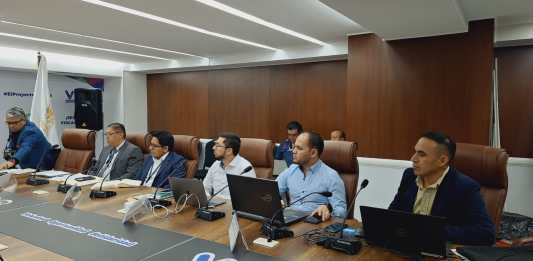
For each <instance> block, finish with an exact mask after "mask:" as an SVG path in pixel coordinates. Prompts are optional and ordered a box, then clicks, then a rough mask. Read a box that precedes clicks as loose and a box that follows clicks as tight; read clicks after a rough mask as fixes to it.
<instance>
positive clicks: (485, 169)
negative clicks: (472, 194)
mask: <svg viewBox="0 0 533 261" xmlns="http://www.w3.org/2000/svg"><path fill="white" fill-rule="evenodd" d="M508 158H509V155H508V154H507V152H505V150H503V149H496V148H492V147H488V146H483V145H476V144H468V143H457V151H456V153H455V158H454V159H453V161H452V165H453V166H454V167H455V168H457V169H458V170H459V171H461V172H462V173H464V174H465V175H467V176H469V177H471V178H472V179H474V180H475V181H477V182H478V183H479V185H480V186H481V196H482V197H483V199H484V200H485V205H486V207H487V212H488V214H489V215H490V217H491V219H492V222H494V225H495V227H496V231H499V228H500V219H501V215H502V211H503V206H504V205H505V199H506V198H507V160H508Z"/></svg>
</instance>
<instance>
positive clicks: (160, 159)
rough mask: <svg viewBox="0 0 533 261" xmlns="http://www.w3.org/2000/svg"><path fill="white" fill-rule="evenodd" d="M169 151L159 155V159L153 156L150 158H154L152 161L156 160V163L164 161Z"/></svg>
mask: <svg viewBox="0 0 533 261" xmlns="http://www.w3.org/2000/svg"><path fill="white" fill-rule="evenodd" d="M169 153H170V152H167V153H165V154H164V155H163V156H161V158H159V159H156V158H155V157H154V156H152V159H153V160H154V163H156V162H157V163H161V162H163V161H165V159H166V158H167V156H168V154H169Z"/></svg>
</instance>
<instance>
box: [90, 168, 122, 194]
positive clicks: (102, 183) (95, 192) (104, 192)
mask: <svg viewBox="0 0 533 261" xmlns="http://www.w3.org/2000/svg"><path fill="white" fill-rule="evenodd" d="M110 174H111V171H110V172H109V173H107V175H105V176H104V177H103V178H102V182H100V189H98V190H96V189H93V190H91V194H90V195H89V197H90V198H93V199H94V198H110V197H114V196H116V195H117V192H115V191H111V190H102V186H103V185H104V182H105V179H106V178H107V177H108V176H109V175H110Z"/></svg>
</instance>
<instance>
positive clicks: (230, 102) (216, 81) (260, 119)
mask: <svg viewBox="0 0 533 261" xmlns="http://www.w3.org/2000/svg"><path fill="white" fill-rule="evenodd" d="M269 85H270V70H269V68H267V67H258V68H244V69H228V70H213V71H210V72H209V101H210V103H209V134H210V136H216V135H217V133H219V132H225V131H231V132H235V133H237V134H239V135H240V136H241V137H257V138H266V139H269V138H270V122H269V119H270V117H269V101H270V100H269V98H270V94H269V93H270V90H269Z"/></svg>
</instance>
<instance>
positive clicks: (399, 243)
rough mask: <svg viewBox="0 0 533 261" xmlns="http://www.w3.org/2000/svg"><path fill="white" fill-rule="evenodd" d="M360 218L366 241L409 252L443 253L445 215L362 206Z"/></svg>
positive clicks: (442, 255)
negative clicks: (419, 213)
mask: <svg viewBox="0 0 533 261" xmlns="http://www.w3.org/2000/svg"><path fill="white" fill-rule="evenodd" d="M361 218H362V221H363V231H364V237H365V239H366V241H367V242H368V243H369V244H374V245H378V246H381V247H384V248H388V249H392V250H396V251H399V252H401V253H404V254H408V255H418V254H422V255H427V256H433V257H439V258H445V257H446V254H447V252H448V249H447V244H446V230H445V226H446V218H444V217H436V216H426V215H418V214H413V213H408V212H403V211H397V210H389V209H381V208H373V207H367V206H361Z"/></svg>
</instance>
